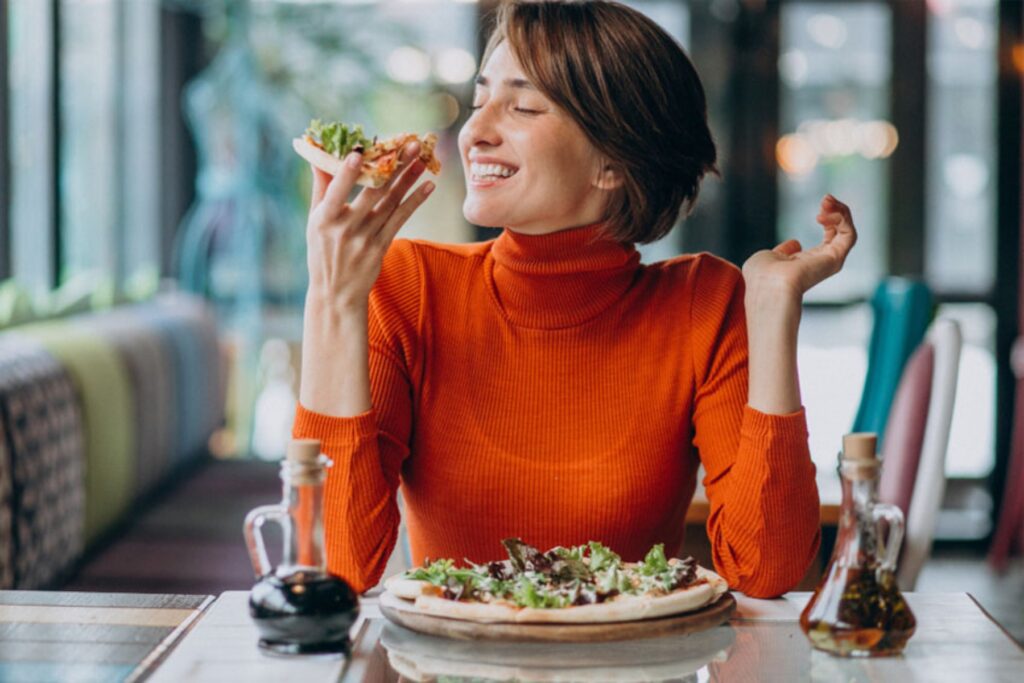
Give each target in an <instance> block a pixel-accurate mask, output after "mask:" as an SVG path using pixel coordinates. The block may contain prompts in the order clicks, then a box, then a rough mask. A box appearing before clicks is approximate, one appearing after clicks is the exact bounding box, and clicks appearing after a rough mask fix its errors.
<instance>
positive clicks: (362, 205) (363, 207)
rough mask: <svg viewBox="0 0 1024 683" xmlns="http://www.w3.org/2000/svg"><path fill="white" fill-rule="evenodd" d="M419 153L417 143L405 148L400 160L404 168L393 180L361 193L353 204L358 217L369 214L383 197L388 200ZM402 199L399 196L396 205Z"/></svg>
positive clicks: (392, 177) (414, 142) (411, 143)
mask: <svg viewBox="0 0 1024 683" xmlns="http://www.w3.org/2000/svg"><path fill="white" fill-rule="evenodd" d="M419 153H420V145H419V143H418V142H416V141H413V142H410V143H409V144H407V145H406V146H405V147H403V148H402V155H401V157H400V159H401V164H402V167H404V168H402V167H400V168H401V170H400V171H399V172H397V173H395V174H394V175H393V176H391V180H389V181H388V182H387V183H385V184H383V185H381V186H380V187H377V188H373V187H368V188H366V189H365V190H363V191H362V192H360V193H359V196H358V197H356V200H355V201H354V202H352V210H353V211H354V212H355V213H356V215H360V216H361V215H363V214H365V213H367V212H369V211H370V210H371V209H372V208H373V207H374V206H376V205H377V204H378V202H379V201H380V200H381V198H382V197H384V198H387V197H388V196H389V195H390V194H391V188H392V187H395V186H396V185H397V183H398V182H399V181H400V178H401V177H402V176H403V175H404V173H403V171H408V170H409V162H410V161H413V160H414V159H416V158H417V156H418V155H419ZM405 189H406V190H408V189H409V188H408V186H406V188H405ZM404 194H405V191H402V195H404ZM401 199H402V197H401V196H399V197H398V199H396V200H395V202H394V204H397V203H398V201H399V200H401Z"/></svg>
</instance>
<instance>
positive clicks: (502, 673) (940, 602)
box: [149, 591, 1024, 683]
mask: <svg viewBox="0 0 1024 683" xmlns="http://www.w3.org/2000/svg"><path fill="white" fill-rule="evenodd" d="M809 597H810V594H809V593H790V594H788V595H787V596H785V597H783V598H780V599H778V600H752V599H749V598H746V597H744V596H742V595H737V599H738V603H739V608H738V611H737V614H736V615H735V617H734V618H733V619H732V621H731V622H730V623H729V624H728V625H723V626H720V627H717V628H715V629H711V630H710V631H707V632H704V633H700V634H693V635H689V636H674V637H669V638H662V639H656V640H653V639H652V640H640V641H631V642H629V643H619V644H616V643H604V644H600V645H598V644H587V645H569V644H552V645H547V644H536V643H499V644H493V643H478V642H459V641H449V640H443V639H439V638H433V637H429V636H421V635H419V634H414V633H412V632H410V631H406V630H405V629H400V628H397V627H394V626H393V625H390V624H388V623H387V621H386V620H385V619H383V618H382V617H381V615H380V611H379V610H378V608H377V604H376V600H375V599H373V598H366V599H364V600H363V606H362V615H361V617H360V619H359V621H358V622H357V623H356V625H355V626H354V627H353V641H354V649H353V653H352V657H351V659H350V661H349V662H347V663H345V662H340V661H337V660H333V661H332V660H283V659H276V658H271V657H267V656H264V655H262V654H261V653H260V652H259V650H258V649H257V647H256V640H257V634H256V628H255V626H254V625H253V624H252V622H251V621H250V619H249V615H248V611H247V607H246V600H247V593H245V592H241V591H232V592H227V593H222V594H221V595H220V597H219V598H218V599H217V601H216V602H215V603H214V604H213V605H212V606H211V607H210V608H209V609H207V611H206V612H205V614H204V616H203V617H202V619H201V620H200V621H199V623H198V624H196V625H195V627H193V628H192V630H191V631H190V632H189V634H188V635H187V636H186V637H185V639H184V640H183V641H182V642H181V643H180V644H179V645H178V646H177V647H176V648H175V649H174V651H173V652H172V653H171V655H170V656H169V657H168V658H167V660H166V661H164V662H163V663H162V664H161V665H160V667H159V668H158V669H157V670H156V672H155V673H154V675H153V676H152V678H150V679H149V680H150V681H153V682H154V683H171V682H173V683H178V682H179V681H197V682H205V681H210V682H211V683H212V682H214V681H216V682H217V683H220V682H221V681H229V680H232V681H233V680H239V681H247V682H248V683H257V682H259V681H268V682H270V681H284V680H290V681H308V682H310V683H315V682H316V681H325V682H326V681H338V680H342V681H346V682H347V681H353V682H354V681H380V680H398V673H399V670H396V669H395V668H394V667H396V666H397V667H399V669H401V673H402V674H403V675H405V676H406V677H407V678H406V680H416V678H414V677H412V674H413V673H415V671H419V672H420V673H421V674H433V675H443V674H448V675H456V676H457V675H463V676H467V677H470V676H477V677H487V678H493V679H495V680H502V679H510V678H513V677H519V678H520V679H526V680H528V679H529V677H530V676H531V675H536V674H538V672H540V671H544V672H545V673H544V676H545V680H587V679H588V678H590V679H593V680H612V678H611V676H612V675H613V674H616V675H620V676H621V675H623V674H631V675H632V676H634V678H632V679H631V680H643V679H645V678H646V679H654V680H657V679H659V678H660V679H667V678H684V677H687V676H692V675H694V674H696V678H695V679H694V680H713V681H714V680H720V681H728V682H731V681H745V680H762V681H802V680H809V681H828V682H830V683H831V682H833V681H897V682H899V683H909V682H910V681H958V682H959V681H971V682H972V683H982V682H985V681H1007V682H1009V681H1014V682H1015V683H1016V682H1017V681H1021V680H1024V650H1022V649H1021V648H1020V647H1018V646H1017V644H1016V643H1015V642H1014V641H1013V640H1012V639H1011V638H1010V637H1009V636H1008V635H1007V634H1006V633H1005V632H1004V631H1003V630H1002V629H1001V628H1000V626H999V625H998V624H997V623H996V622H994V621H993V620H992V619H991V618H990V617H989V616H988V615H987V614H986V613H985V612H984V611H983V610H982V609H981V608H980V607H979V606H978V604H977V603H976V602H975V601H974V600H973V599H972V598H971V597H970V596H969V595H968V594H966V593H908V594H907V599H908V601H909V603H910V607H911V609H912V610H913V612H914V614H915V616H916V617H917V624H918V625H917V632H916V633H915V635H914V636H913V637H912V638H911V639H910V642H909V644H908V645H907V649H906V651H905V652H904V654H903V656H901V657H890V658H876V659H843V658H838V657H833V656H831V655H828V654H825V653H822V652H818V651H815V650H812V649H811V647H810V645H809V644H808V641H807V639H806V638H805V637H804V635H803V632H802V631H800V627H799V624H798V617H799V614H800V610H801V609H802V607H803V605H804V604H806V601H807V600H808V598H809ZM382 638H383V644H382ZM389 659H390V662H391V663H390V664H389Z"/></svg>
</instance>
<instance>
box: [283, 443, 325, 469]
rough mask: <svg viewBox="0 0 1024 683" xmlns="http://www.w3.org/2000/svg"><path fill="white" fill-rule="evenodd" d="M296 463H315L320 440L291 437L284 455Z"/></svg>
mask: <svg viewBox="0 0 1024 683" xmlns="http://www.w3.org/2000/svg"><path fill="white" fill-rule="evenodd" d="M285 457H286V458H287V459H288V462H291V463H295V464H296V465H315V464H316V463H317V459H318V458H319V457H320V441H318V440H317V439H292V440H291V441H289V442H288V451H287V455H286V456H285Z"/></svg>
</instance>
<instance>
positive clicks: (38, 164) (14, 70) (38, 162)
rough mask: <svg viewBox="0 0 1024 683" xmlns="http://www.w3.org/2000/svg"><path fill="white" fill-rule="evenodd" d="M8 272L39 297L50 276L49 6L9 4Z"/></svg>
mask: <svg viewBox="0 0 1024 683" xmlns="http://www.w3.org/2000/svg"><path fill="white" fill-rule="evenodd" d="M7 12H8V23H7V29H8V31H7V45H8V50H9V52H8V76H7V77H8V84H9V88H10V90H9V97H8V106H9V119H8V122H9V126H8V145H7V148H8V154H9V157H10V158H9V162H10V181H9V182H10V192H11V199H10V204H9V205H8V206H7V207H6V210H7V211H8V220H9V225H10V231H11V232H10V247H11V256H10V258H11V273H12V275H13V277H14V278H15V279H16V280H17V281H18V282H19V283H20V285H21V286H22V287H24V288H25V289H26V290H28V291H29V292H30V293H31V294H32V295H34V296H37V295H39V294H41V293H44V292H46V291H48V290H49V288H50V286H51V284H52V279H53V275H52V273H53V251H52V250H53V240H52V234H51V231H52V226H53V221H54V216H53V206H54V202H53V199H54V197H53V178H54V174H55V171H54V168H53V165H54V164H53V151H52V150H53V144H54V141H53V135H52V132H53V131H52V125H53V124H52V122H53V78H52V73H53V33H52V30H51V29H52V22H53V11H52V7H51V5H50V3H48V2H37V1H36V0H11V1H10V2H8V4H7Z"/></svg>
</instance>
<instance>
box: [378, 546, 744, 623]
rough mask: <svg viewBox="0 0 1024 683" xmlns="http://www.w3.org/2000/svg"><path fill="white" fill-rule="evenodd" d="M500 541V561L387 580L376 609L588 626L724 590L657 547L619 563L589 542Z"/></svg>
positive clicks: (709, 575) (688, 561) (431, 565)
mask: <svg viewBox="0 0 1024 683" xmlns="http://www.w3.org/2000/svg"><path fill="white" fill-rule="evenodd" d="M502 544H503V545H504V546H505V549H506V550H507V551H508V555H509V558H508V559H507V560H501V561H497V562H489V563H487V564H483V565H477V564H473V563H468V566H466V567H457V566H455V563H454V562H453V561H452V560H450V559H444V560H436V561H434V562H428V563H425V564H424V566H422V567H418V568H416V569H411V570H409V571H407V572H403V573H402V574H399V575H396V576H393V577H391V578H389V579H387V580H386V581H385V582H384V588H385V593H384V594H383V595H382V596H381V604H382V605H388V606H391V607H393V608H395V609H405V610H411V611H415V612H416V613H419V614H427V615H432V616H438V617H447V618H452V619H464V620H467V621H475V622H480V623H541V624H543V623H564V624H573V623H575V624H580V623H587V624H592V623H601V622H617V621H635V620H639V619H650V618H654V617H663V616H668V615H673V614H682V613H685V612H692V611H695V610H698V609H701V608H702V607H705V606H707V605H710V604H711V603H713V602H715V601H716V600H718V598H719V597H720V596H721V595H722V594H723V593H725V592H726V591H727V590H728V585H727V584H726V582H725V580H724V579H723V578H722V577H720V576H719V575H718V574H716V573H714V572H713V571H710V570H708V569H705V568H704V567H700V566H699V565H697V563H696V561H695V560H694V559H693V558H692V557H688V558H685V559H680V558H675V557H673V558H666V557H665V550H664V546H663V545H662V544H660V543H659V544H658V545H655V546H654V547H653V548H651V550H650V552H648V553H647V556H646V557H645V558H644V560H643V561H642V562H623V561H622V558H620V557H619V555H617V554H616V553H615V552H613V551H612V550H610V549H609V548H606V547H605V546H604V545H602V544H601V543H597V542H594V541H591V542H590V543H588V544H587V545H582V546H573V547H571V548H563V547H561V546H559V547H555V548H552V549H550V550H548V551H547V552H543V553H542V552H540V551H538V550H537V549H536V548H533V547H531V546H529V545H527V544H526V543H524V542H523V541H522V540H520V539H518V538H507V539H505V540H503V541H502Z"/></svg>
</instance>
